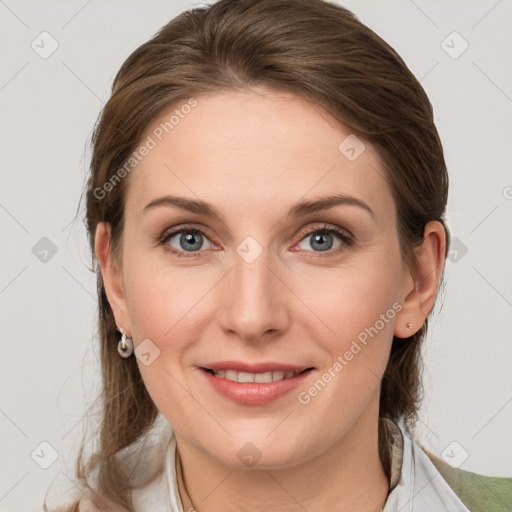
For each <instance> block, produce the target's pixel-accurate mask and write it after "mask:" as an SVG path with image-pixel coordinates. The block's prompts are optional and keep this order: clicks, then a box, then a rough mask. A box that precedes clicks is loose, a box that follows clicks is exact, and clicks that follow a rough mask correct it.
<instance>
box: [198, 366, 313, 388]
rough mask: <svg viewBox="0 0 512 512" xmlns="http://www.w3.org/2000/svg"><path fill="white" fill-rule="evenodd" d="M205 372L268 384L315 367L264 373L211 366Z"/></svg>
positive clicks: (235, 380)
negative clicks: (215, 368) (218, 368)
mask: <svg viewBox="0 0 512 512" xmlns="http://www.w3.org/2000/svg"><path fill="white" fill-rule="evenodd" d="M202 370H204V371H205V372H207V373H209V374H210V375H213V376H215V377H218V378H219V379H226V380H230V381H232V382H239V383H241V384H244V383H256V384H268V383H271V382H279V381H281V380H286V379H292V378H294V377H297V376H298V375H302V374H303V373H306V372H309V371H310V370H313V368H306V369H305V370H302V371H283V370H274V371H271V372H264V373H251V372H239V371H236V370H212V369H210V368H202Z"/></svg>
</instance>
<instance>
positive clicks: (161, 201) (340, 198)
mask: <svg viewBox="0 0 512 512" xmlns="http://www.w3.org/2000/svg"><path fill="white" fill-rule="evenodd" d="M338 205H348V206H357V207H359V208H361V209H363V210H365V211H367V212H368V213H369V214H370V215H371V216H372V218H373V219H375V214H374V213H373V211H372V209H371V208H370V207H369V206H368V205H367V204H366V203H365V202H363V201H361V200H360V199H358V198H357V197H353V196H348V195H344V194H336V195H332V196H327V197H322V198H320V199H316V200H312V201H300V202H298V203H297V204H295V205H294V206H292V207H291V208H290V209H289V210H288V212H287V214H286V216H288V217H290V216H291V217H304V216H306V215H309V214H311V213H315V212H318V211H321V210H327V209H329V208H333V207H334V206H338ZM161 206H167V207H177V208H181V209H182V210H187V211H189V212H192V213H196V214H198V215H204V216H205V217H211V218H219V219H222V220H224V217H223V215H222V214H221V213H220V212H219V211H218V210H217V209H216V208H215V207H214V206H212V205H211V204H209V203H207V202H205V201H201V200H199V199H190V198H187V197H179V196H163V197H159V198H158V199H155V200H153V201H151V202H150V203H149V204H147V205H146V206H145V207H144V208H143V210H142V213H144V212H146V211H148V210H151V209H153V208H157V207H161Z"/></svg>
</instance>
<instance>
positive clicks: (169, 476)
mask: <svg viewBox="0 0 512 512" xmlns="http://www.w3.org/2000/svg"><path fill="white" fill-rule="evenodd" d="M386 421H388V422H389V426H390V430H391V433H392V437H393V445H392V464H391V465H392V472H391V491H390V493H389V495H388V498H387V500H386V503H385V505H384V508H383V509H382V512H413V511H414V512H431V511H432V510H443V512H469V510H468V509H467V508H466V506H465V505H464V504H463V503H462V501H461V500H460V499H459V498H458V497H457V495H456V494H455V493H454V492H453V491H452V489H451V488H450V486H449V485H448V484H447V483H446V482H445V481H444V480H443V478H442V476H441V475H440V474H439V472H438V471H437V469H436V467H435V466H434V465H433V463H432V462H431V461H430V459H429V458H428V455H427V454H426V453H425V452H424V451H423V449H422V448H421V446H420V445H419V444H418V443H417V441H415V440H414V439H412V438H411V437H410V436H409V433H408V432H407V429H406V428H405V427H404V425H403V422H399V424H396V423H394V422H392V421H390V420H386ZM167 439H168V441H167V442H166V444H167V443H168V444H167V450H165V447H164V449H163V450H161V451H160V457H161V456H162V455H164V460H163V461H161V462H162V464H161V466H160V467H162V466H164V467H162V469H163V470H161V471H159V472H157V473H156V475H155V477H154V478H153V479H152V480H151V481H150V482H149V483H146V484H145V485H144V486H142V487H138V488H134V489H133V490H132V500H133V504H134V508H135V510H136V511H137V512H153V511H154V510H159V511H161V512H184V511H183V505H182V502H181V498H180V495H179V491H178V484H177V474H176V438H175V437H174V435H173V434H172V432H171V434H170V438H169V437H167ZM160 447H162V445H160ZM155 448H157V447H155ZM156 453H158V450H154V454H155V455H156Z"/></svg>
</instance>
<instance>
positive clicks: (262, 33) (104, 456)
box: [69, 0, 449, 510]
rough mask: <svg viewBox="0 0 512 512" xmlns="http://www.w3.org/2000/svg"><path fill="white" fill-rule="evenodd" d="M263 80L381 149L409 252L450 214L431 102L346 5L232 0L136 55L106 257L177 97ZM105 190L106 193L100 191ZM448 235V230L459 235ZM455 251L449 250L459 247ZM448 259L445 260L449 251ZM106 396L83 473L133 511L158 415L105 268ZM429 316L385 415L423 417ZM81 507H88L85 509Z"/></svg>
mask: <svg viewBox="0 0 512 512" xmlns="http://www.w3.org/2000/svg"><path fill="white" fill-rule="evenodd" d="M256 85H263V86H265V87H267V88H270V89H274V90H280V91H287V92H289V93H293V94H295V95H298V96H300V97H302V98H304V99H305V100H307V101H309V102H311V103H314V104H316V105H318V106H320V107H322V108H323V109H324V110H325V111H326V112H328V113H329V114H330V115H331V116H333V117H334V118H335V119H337V120H338V121H339V122H340V123H342V124H343V125H345V126H346V127H348V129H349V130H350V131H351V132H352V133H354V134H356V135H357V136H359V137H360V138H361V139H363V140H366V141H369V142H370V143H371V144H373V145H374V146H375V147H376V149H377V151H378V154H379V156H380V158H381V161H382V164H383V166H384V168H385V170H386V178H387V180H388V182H389V185H390V188H391V190H392V193H393V197H394V200H395V203H396V206H397V230H398V235H399V240H400V248H401V252H402V257H403V259H404V261H406V262H407V263H408V264H409V265H410V266H411V268H414V266H415V264H416V262H415V259H414V252H413V249H414V248H415V247H416V246H417V245H418V244H419V243H420V242H421V241H422V240H423V234H424V228H425V225H426V224H427V222H429V221H431V220H438V221H441V222H443V220H442V218H443V215H444V210H445V206H446V202H447V194H448V176H447V171H446V165H445V162H444V157H443V150H442V146H441V142H440V139H439V136H438V133H437V130H436V128H435V126H434V122H433V112H432V107H431V105H430V102H429V100H428V98H427V96H426V94H425V92H424V90H423V88H422V87H421V85H420V84H419V82H418V80H416V78H415V77H414V76H413V74H412V73H411V72H410V71H409V69H408V68H407V66H406V65H405V63H404V62H403V61H402V59H401V58H400V57H399V56H398V55H397V53H396V52H395V51H394V50H393V49H392V48H391V47H390V46H389V45H388V44H387V43H385V42H384V41H383V40H382V39H381V38H380V37H378V36H377V35H376V34H375V33H374V32H372V31H371V30H370V29H369V28H367V27H366V26H364V25H363V24H362V23H361V22H359V21H358V20H357V18H356V17H355V16H354V15H353V14H352V13H351V12H349V11H348V10H346V9H344V8H342V7H339V6H337V5H333V4H331V3H327V2H323V1H321V0H220V1H218V2H217V3H215V4H213V5H211V6H208V7H204V8H195V9H192V10H189V11H186V12H183V13H182V14H180V15H179V16H177V17H176V18H175V19H173V20H171V21H170V22H169V23H168V24H167V25H165V26H164V27H163V28H162V29H161V30H160V31H159V32H158V33H157V34H156V35H155V36H154V37H153V38H152V39H151V40H149V41H148V42H146V43H145V44H143V45H142V46H140V47H139V48H138V49H136V50H135V51H134V52H133V53H132V54H131V55H130V56H129V57H128V59H127V60H126V61H125V62H124V64H123V65H122V67H121V69H120V71H119V72H118V74H117V76H116V78H115V80H114V83H113V87H112V94H111V97H110V99H109V101H108V102H107V104H106V105H105V107H104V109H103V111H102V113H101V116H100V118H99V120H98V123H97V125H96V127H95V130H94V133H93V137H92V145H93V155H92V161H91V172H90V177H89V181H88V186H87V195H86V200H87V215H86V222H87V228H88V233H89V237H90V243H91V250H92V255H93V262H94V261H95V258H94V236H95V231H96V227H97V225H98V223H99V222H106V223H108V224H109V225H110V227H111V239H110V242H111V245H112V248H113V251H114V255H115V257H117V258H120V257H121V254H119V248H120V243H119V242H120V237H121V235H122V231H123V215H124V197H125V191H126V187H127V186H128V182H129V180H128V179H122V180H118V181H119V183H116V186H113V187H110V188H111V189H109V190H108V193H106V194H103V193H102V194H99V193H98V191H99V190H103V191H104V190H106V188H104V185H105V184H106V183H107V182H109V180H110V183H113V182H112V181H111V180H112V179H113V177H114V175H115V174H116V172H118V171H119V169H121V168H122V167H123V165H124V164H125V163H126V161H127V160H128V159H129V157H130V154H131V153H132V152H133V151H134V150H135V149H136V147H137V144H138V143H140V140H141V137H142V135H143V133H144V131H145V130H146V128H147V127H148V125H149V124H150V123H151V121H153V120H154V119H155V118H156V116H157V115H158V114H160V113H162V111H163V110H164V109H166V108H169V107H170V106H171V105H172V104H176V103H178V102H185V101H186V100H187V99H189V98H191V97H192V96H193V95H199V94H202V93H208V92H209V91H219V90H234V89H244V88H247V87H252V86H256ZM103 195H104V196H105V197H102V196H103ZM447 236H448V237H449V233H448V231H447ZM447 247H448V244H447ZM445 256H446V255H445ZM95 268H96V272H97V285H98V298H99V337H100V343H101V364H102V379H103V391H102V395H101V407H102V414H101V424H100V432H99V440H98V447H97V450H96V452H95V453H94V454H93V456H92V457H90V458H88V459H87V462H84V460H83V452H82V449H83V445H82V449H81V451H80V453H79V457H78V460H77V466H76V471H77V477H78V478H79V479H81V480H82V481H86V480H87V478H88V476H90V474H91V473H92V471H93V470H95V471H96V472H97V475H98V479H97V482H98V487H97V491H98V492H99V493H101V495H102V496H104V497H105V498H106V499H108V500H111V501H112V502H113V503H117V504H119V505H122V506H124V507H125V508H126V509H127V510H133V506H132V504H131V503H130V498H129V493H128V492H127V491H128V490H129V488H130V482H129V475H127V474H126V470H125V469H124V468H123V467H122V466H121V465H120V464H119V462H118V461H117V459H116V457H115V456H116V454H118V452H120V451H121V450H122V449H124V448H126V447H128V446H129V445H130V444H132V443H134V442H135V441H136V440H138V439H140V438H141V436H143V434H145V433H147V432H148V431H149V430H150V429H151V427H152V426H153V424H154V422H155V419H156V418H157V416H158V411H157V409H156V407H155V405H154V403H153V402H152V400H151V398H150V396H149V395H148V393H147V391H146V388H145V386H144V383H143V381H142V379H141V375H140V373H139V370H138V367H137V364H136V360H135V358H134V357H132V358H129V359H127V360H123V359H121V358H120V357H119V355H118V354H117V350H116V346H117V343H118V339H119V335H118V333H117V332H116V324H115V321H114V316H113V313H112V310H111V308H110V305H109V303H108V300H107V297H106V294H105V289H104V287H103V282H102V278H101V274H100V272H99V270H98V267H97V265H96V266H95ZM426 331H427V322H425V324H424V325H423V327H422V328H421V329H420V330H419V331H418V332H416V333H415V334H414V335H413V336H411V337H410V338H408V339H398V338H396V337H395V338H394V339H393V344H392V349H391V355H390V359H389V362H388V365H387V369H386V371H385V374H384V377H383V380H382V387H381V396H380V416H381V417H389V418H392V419H395V420H396V419H398V418H400V417H403V418H404V419H405V421H406V424H407V425H409V426H412V425H414V422H415V420H416V414H417V409H418V406H419V404H420V401H421V383H420V344H421V341H422V340H423V339H424V337H425V334H426ZM383 424H384V422H380V425H379V450H380V455H381V459H382V462H383V465H384V468H385V470H386V472H388V476H389V453H388V448H389V439H388V435H389V434H388V432H386V429H385V428H384V426H383ZM69 510H78V504H77V503H76V504H75V505H74V508H73V507H72V508H70V509H69Z"/></svg>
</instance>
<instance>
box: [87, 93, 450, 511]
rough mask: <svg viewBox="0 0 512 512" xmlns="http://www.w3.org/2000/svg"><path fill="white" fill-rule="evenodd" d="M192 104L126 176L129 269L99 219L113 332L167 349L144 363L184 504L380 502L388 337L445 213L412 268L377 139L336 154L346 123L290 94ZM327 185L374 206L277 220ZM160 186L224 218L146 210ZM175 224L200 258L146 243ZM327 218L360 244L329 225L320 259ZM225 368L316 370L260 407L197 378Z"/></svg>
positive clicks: (176, 241) (433, 287) (423, 282)
mask: <svg viewBox="0 0 512 512" xmlns="http://www.w3.org/2000/svg"><path fill="white" fill-rule="evenodd" d="M196 99H197V101H198V105H197V107H195V108H194V109H192V111H191V112H190V113H189V114H188V115H187V116H186V117H184V119H181V120H180V123H179V125H177V126H175V128H174V129H173V131H172V132H171V133H170V134H169V135H168V136H166V137H165V138H164V140H163V141H162V142H160V143H159V144H158V145H157V147H156V148H154V149H152V150H151V151H150V152H149V154H148V155H147V156H146V157H145V158H144V159H143V160H142V161H141V162H140V163H139V164H138V166H137V167H136V169H135V170H134V171H132V174H131V175H130V177H129V186H128V191H127V196H126V205H125V227H124V233H123V238H122V246H121V250H122V261H117V260H115V258H113V256H112V251H111V247H110V245H109V243H108V239H109V226H108V225H105V224H99V225H98V228H97V232H96V255H97V258H98V262H99V264H100V268H101V272H102V276H103V280H104V283H105V288H106V292H107V296H108V298H109V301H110V304H111V306H112V309H113V311H114V315H115V318H116V321H117V325H118V326H121V327H122V328H123V329H124V330H125V332H126V333H127V334H128V335H130V336H131V337H132V338H133V341H134V345H135V347H137V346H138V345H139V344H140V343H141V342H142V341H143V340H145V339H150V340H151V342H152V343H154V345H155V346H156V347H158V349H159V350H160V355H159V357H157V358H156V359H155V360H154V361H153V362H152V364H150V365H148V366H145V365H144V364H142V363H141V362H140V361H139V360H138V364H139V367H140V371H141V374H142V377H143V379H144V382H145V385H146V387H147V389H148V391H149V393H150V395H151V397H152V399H153V400H154V402H155V404H156V406H157V407H158V409H159V410H160V412H161V413H162V415H163V416H164V417H165V418H166V419H167V420H168V421H169V423H170V424H171V425H172V427H173V429H174V432H175V435H176V439H177V446H178V451H179V453H180V456H181V459H182V464H183V474H184V480H185V483H186V488H187V491H188V493H189V495H190V497H191V501H189V500H188V499H187V498H184V503H183V504H184V510H188V509H189V508H190V507H192V506H195V507H196V509H197V510H199V511H201V512H203V511H220V510H222V511H227V512H230V511H235V510H236V511H239V510H250V511H259V510H268V511H280V512H283V511H299V510H301V511H302V510H304V509H306V510H308V512H317V511H320V510H328V509H330V510H358V511H368V512H370V511H372V512H374V511H377V510H379V509H380V507H382V506H383V504H384V502H385V498H386V495H387V492H388V487H389V482H388V480H387V478H386V476H385V474H384V471H383V468H382V465H381V462H380V459H379V456H378V444H377V439H378V438H377V435H378V402H379V392H380V380H381V377H382V374H383V372H384V370H385V368H386V364H387V361H388V357H389V351H390V347H391V343H392V339H393V335H396V336H398V337H402V338H405V337H408V336H410V335H411V334H413V333H414V332H416V331H417V330H419V329H420V327H421V325H422V324H423V322H424V320H425V318H426V316H427V314H428V313H429V312H430V310H431V309H432V306H433V303H434V299H435V295H436V292H437V289H438V285H439V280H440V277H441V273H442V267H443V261H444V251H445V243H446V242H445V235H444V230H443V228H442V226H441V224H440V223H439V222H434V221H433V222H430V223H429V224H428V225H427V226H426V228H425V237H424V242H423V244H422V245H421V246H420V247H419V248H418V249H417V257H418V261H419V265H418V269H417V271H416V272H415V273H412V272H411V270H410V269H409V267H408V266H407V265H406V264H405V262H403V261H402V259H401V257H400V251H399V244H398V235H397V230H396V208H395V204H394V201H393V198H392V195H391V191H390V189H389V187H388V185H387V183H386V181H385V180H384V178H383V176H384V171H383V169H382V167H381V164H380V160H379V157H378V154H377V153H376V152H375V150H374V148H373V147H372V146H371V145H370V144H368V143H366V149H365V151H364V152H363V153H362V154H361V155H360V156H359V157H358V158H357V159H356V160H355V161H349V160H348V159H347V158H345V156H344V155H343V154H342V153H341V152H340V151H339V150H338V146H339V144H340V143H341V142H342V141H343V140H344V139H345V137H346V136H347V135H349V134H350V132H349V131H347V129H346V128H344V127H343V126H340V125H339V124H338V123H336V122H335V121H334V120H333V119H332V118H331V117H330V116H329V115H328V114H327V113H326V112H324V111H322V110H321V109H320V108H318V107H316V106H314V105H312V104H310V103H307V102H305V101H304V100H302V99H300V98H298V97H295V96H293V95H288V94H285V93H278V92H276V91H269V90H265V89H257V90H244V91H238V92H234V91H230V92H222V93H211V94H208V95H204V96H197V97H196ZM183 103H184V102H183ZM175 109H176V105H173V106H172V108H169V110H168V112H166V113H165V114H164V115H162V116H161V118H159V119H156V120H155V121H154V123H153V124H152V125H151V126H149V127H148V129H147V132H146V134H145V136H144V137H143V139H144V138H145V137H147V135H150V134H151V133H152V131H153V130H154V129H155V127H157V126H158V125H159V124H160V123H161V122H162V121H165V120H166V119H168V118H169V116H170V115H171V113H172V112H173V111H174V110H175ZM333 193H339V194H345V195H350V196H353V197H355V198H357V199H359V200H360V201H363V202H364V203H366V204H367V205H368V206H369V208H370V209H371V210H372V212H373V215H372V214H370V213H369V212H368V211H366V210H365V209H364V208H361V207H358V206H354V205H347V204H342V205H337V206H335V207H332V208H330V209H327V210H322V211H318V212H315V213H311V214H309V215H308V216H305V217H293V216H287V215H286V214H287V212H288V210H289V209H290V208H291V207H292V206H293V205H294V204H295V203H297V202H299V201H303V200H317V199H319V198H321V197H324V196H329V195H332V194H333ZM167 194H172V195H175V196H182V197H187V198H191V199H201V200H203V201H207V202H208V203H210V204H212V205H213V206H214V207H215V208H216V209H217V210H218V211H219V212H220V214H221V216H222V218H209V217H206V216H204V215H200V214H196V213H191V212H188V211H186V210H182V209H179V208H177V207H172V206H160V207H155V208H149V209H148V210H146V211H143V210H144V207H145V206H146V205H148V204H149V203H150V202H152V201H153V200H155V199H157V198H160V197H162V196H164V195H167ZM185 223H187V225H186V226H184V229H190V228H191V227H192V228H196V229H202V230H204V232H205V235H206V236H205V238H203V239H202V240H203V245H202V246H201V250H200V251H195V252H194V251H190V250H188V252H187V246H186V245H185V246H183V245H180V237H179V234H178V235H177V236H174V237H173V238H172V239H171V240H169V241H167V242H166V243H158V242H155V240H156V239H157V238H158V237H159V236H160V235H161V234H162V233H163V232H165V231H166V230H169V228H172V227H174V226H176V227H181V226H182V225H183V224H185ZM190 224H192V225H190ZM325 224H327V225H328V227H336V226H337V227H339V228H341V229H343V230H345V231H348V232H349V233H350V234H351V236H352V237H353V240H354V243H353V244H352V245H347V244H345V243H344V241H343V240H341V239H338V238H337V236H336V235H331V237H329V235H327V242H328V244H332V248H331V249H329V250H328V251H320V250H319V249H318V246H315V245H314V243H312V241H313V236H314V235H311V233H310V234H307V233H305V230H306V228H315V229H316V230H317V231H320V232H321V231H322V228H323V227H324V226H325ZM248 236H251V237H253V238H254V239H255V240H256V241H257V242H258V244H259V245H260V246H261V248H262V251H263V252H262V253H261V255H260V256H259V257H258V258H256V259H255V261H253V262H252V263H248V262H247V261H245V260H244V259H243V258H242V257H240V255H239V254H238V253H237V252H236V249H237V247H238V246H239V245H240V243H241V242H242V241H243V240H244V239H245V238H246V237H248ZM200 243H201V241H199V244H200ZM324 246H325V245H324ZM166 247H167V248H169V247H171V248H174V250H176V251H181V252H182V253H185V256H184V257H178V256H175V255H173V254H171V253H170V252H169V251H168V250H167V249H166ZM329 247H331V246H330V245H329ZM394 303H399V304H400V305H401V308H402V309H401V311H400V312H398V313H397V314H396V315H395V316H394V318H393V319H391V320H390V321H389V322H388V323H386V324H385V326H384V328H382V329H381V330H380V331H379V332H378V335H376V336H375V337H374V338H372V339H371V340H370V342H369V343H368V344H367V345H366V346H365V347H364V348H363V349H362V350H361V351H360V352H359V353H358V354H357V355H356V356H354V358H353V359H352V360H351V361H350V362H349V363H348V364H347V365H346V366H345V367H344V368H343V370H342V371H341V372H339V373H338V374H337V375H336V377H335V378H333V379H332V381H331V382H330V383H329V384H328V385H326V386H325V388H324V389H322V391H321V392H319V393H318V394H317V395H316V396H315V397H313V398H312V399H311V401H310V402H309V403H308V404H306V405H303V404H301V403H299V401H298V400H297V393H298V392H299V391H304V390H307V389H308V388H309V387H310V386H311V385H312V384H314V382H315V381H317V380H318V379H319V378H320V376H321V375H322V373H324V372H325V371H327V369H328V368H329V367H331V366H332V365H333V362H334V361H335V360H336V358H337V357H338V356H339V355H343V354H344V353H345V351H346V350H348V349H349V348H350V345H351V343H352V341H353V340H354V339H356V337H357V335H358V334H359V333H361V332H362V331H364V329H365V328H367V327H370V326H373V325H374V324H375V322H376V321H377V320H378V319H379V318H380V315H381V314H385V313H386V311H387V310H388V309H389V308H391V307H392V305H393V304H394ZM408 323H412V326H413V327H412V329H410V328H407V324H408ZM221 360H237V361H247V362H263V361H273V362H276V361H277V362H286V363H290V364H297V365H305V366H308V367H309V366H312V367H315V370H314V371H313V372H311V374H310V375H309V376H308V378H307V379H306V381H305V383H304V385H301V387H300V389H297V390H294V391H292V392H291V393H288V394H286V395H285V396H282V397H280V398H279V399H277V400H276V401H274V402H272V403H270V404H267V405H262V406H254V405H240V404H237V403H234V402H233V401H231V400H229V399H228V398H226V397H224V396H222V395H220V394H218V393H217V392H216V391H214V390H213V389H212V388H211V386H210V385H209V384H208V382H207V381H206V379H204V377H203V376H202V375H201V374H199V370H198V369H197V367H198V366H202V365H205V363H207V362H212V361H221ZM248 442H251V443H253V445H255V446H256V447H257V449H258V450H259V452H260V453H261V459H260V460H259V461H258V463H257V464H256V465H255V466H254V467H253V468H252V469H249V468H248V467H246V466H245V465H244V463H242V462H241V460H240V459H239V458H238V457H237V453H238V452H239V450H240V449H241V448H242V447H243V446H244V445H246V443H248ZM180 493H181V495H182V496H184V490H183V488H182V486H180ZM192 504H193V505H192Z"/></svg>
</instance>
